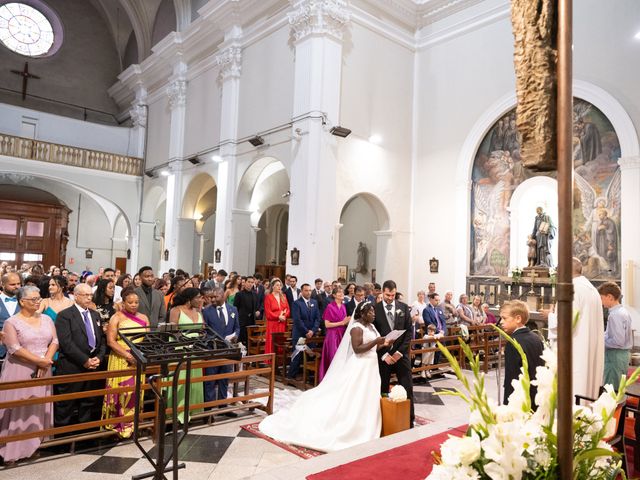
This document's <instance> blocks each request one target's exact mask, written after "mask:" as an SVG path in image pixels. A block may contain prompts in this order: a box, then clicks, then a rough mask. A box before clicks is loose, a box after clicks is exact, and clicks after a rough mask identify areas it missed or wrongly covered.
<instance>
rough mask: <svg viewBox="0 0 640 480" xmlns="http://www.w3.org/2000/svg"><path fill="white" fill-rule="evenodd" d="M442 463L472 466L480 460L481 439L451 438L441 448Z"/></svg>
mask: <svg viewBox="0 0 640 480" xmlns="http://www.w3.org/2000/svg"><path fill="white" fill-rule="evenodd" d="M440 451H441V452H442V461H443V462H444V463H446V464H447V465H460V464H462V465H471V464H472V463H473V462H475V461H476V460H477V459H478V458H480V439H479V438H478V437H477V436H475V435H473V436H471V437H451V436H450V437H449V439H448V440H447V441H446V442H444V443H443V444H442V447H441V448H440Z"/></svg>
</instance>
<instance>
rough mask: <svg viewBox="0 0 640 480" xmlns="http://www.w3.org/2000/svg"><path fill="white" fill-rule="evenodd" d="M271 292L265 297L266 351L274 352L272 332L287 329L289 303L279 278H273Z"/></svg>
mask: <svg viewBox="0 0 640 480" xmlns="http://www.w3.org/2000/svg"><path fill="white" fill-rule="evenodd" d="M270 289H271V293H269V294H268V295H266V296H265V297H264V316H265V319H266V320H267V330H266V337H267V338H266V342H265V347H264V353H273V338H272V336H271V334H273V333H279V332H286V331H287V317H288V316H289V312H290V310H289V303H288V302H287V298H286V297H285V295H284V293H282V282H281V281H280V279H279V278H274V279H273V280H271V284H270Z"/></svg>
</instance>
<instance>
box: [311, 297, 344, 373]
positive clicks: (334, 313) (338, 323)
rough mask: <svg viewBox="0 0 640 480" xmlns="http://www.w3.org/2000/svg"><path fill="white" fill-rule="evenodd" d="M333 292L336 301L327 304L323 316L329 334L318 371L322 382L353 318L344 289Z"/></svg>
mask: <svg viewBox="0 0 640 480" xmlns="http://www.w3.org/2000/svg"><path fill="white" fill-rule="evenodd" d="M331 293H332V295H333V298H334V301H333V302H331V303H330V304H329V305H327V308H326V309H325V311H324V315H323V316H322V319H323V320H324V326H325V327H326V328H327V334H326V335H325V337H324V344H323V345H322V359H321V360H320V372H319V373H318V380H319V381H320V382H321V381H322V379H323V378H324V374H325V373H327V370H329V366H330V365H331V361H332V360H333V357H334V355H335V354H336V351H337V350H338V347H339V346H340V342H341V341H342V336H343V335H344V332H345V330H346V329H347V324H348V323H349V320H350V319H351V318H350V317H348V316H347V308H346V307H345V306H344V303H343V300H344V291H343V290H342V289H341V288H334V289H333V292H331Z"/></svg>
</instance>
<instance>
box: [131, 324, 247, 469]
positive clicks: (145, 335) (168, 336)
mask: <svg viewBox="0 0 640 480" xmlns="http://www.w3.org/2000/svg"><path fill="white" fill-rule="evenodd" d="M118 333H119V334H120V336H121V337H122V339H123V340H124V342H125V343H126V344H127V345H128V347H129V348H130V349H131V355H133V357H134V358H135V359H136V388H135V392H136V393H135V394H136V399H135V410H134V417H133V441H134V442H135V444H136V445H137V446H138V448H139V449H140V450H141V451H142V453H143V454H144V456H145V457H146V458H147V460H149V463H151V465H152V466H153V468H154V470H153V471H152V472H148V473H143V474H141V475H135V476H133V477H132V478H133V480H138V479H141V478H149V477H153V478H154V480H162V479H164V480H166V478H167V477H166V476H165V475H164V474H165V472H168V471H170V470H171V471H173V479H174V480H178V469H180V468H184V467H185V465H184V463H178V447H179V446H180V444H181V443H182V441H183V440H184V438H185V437H186V435H187V433H188V431H189V390H190V384H191V362H192V361H194V360H213V359H218V358H226V359H231V360H240V359H241V358H242V354H241V352H240V348H238V347H234V346H233V345H231V344H230V343H229V342H227V341H226V340H225V339H224V338H222V337H221V336H220V335H218V334H217V333H216V332H214V331H213V330H212V329H211V328H210V327H208V326H207V325H204V324H194V325H179V326H178V325H174V324H160V325H158V327H157V328H148V329H145V330H142V329H141V328H140V327H132V328H121V329H119V330H118ZM151 366H159V367H160V373H159V374H156V375H151V376H150V377H149V378H148V380H149V385H150V386H151V390H152V391H153V393H154V394H155V395H156V397H157V398H158V412H157V425H158V428H157V429H156V432H155V437H156V442H155V443H156V445H157V446H158V455H157V459H156V460H154V459H153V458H152V457H151V455H150V454H149V452H148V451H147V450H145V448H144V447H143V446H142V444H141V443H140V440H139V438H138V425H139V423H140V412H141V411H142V410H143V402H142V401H141V400H142V395H141V393H142V382H143V381H144V377H145V372H146V371H147V369H148V368H149V367H151ZM183 366H184V368H186V379H185V382H186V383H185V393H184V423H183V427H182V431H181V432H180V435H178V425H179V423H178V420H177V419H178V382H179V380H180V370H181V369H182V367H183ZM163 378H165V379H166V378H171V379H172V381H171V394H172V395H171V399H172V402H171V403H172V405H171V407H172V409H173V428H172V431H171V433H170V436H171V455H169V456H168V458H167V459H166V460H165V440H166V439H167V437H168V436H169V435H167V434H166V426H167V425H166V423H167V418H166V415H167V412H166V410H167V389H166V388H162V387H161V386H158V384H159V383H161V382H162V379H163ZM171 460H173V465H172V466H171V467H168V464H169V461H171Z"/></svg>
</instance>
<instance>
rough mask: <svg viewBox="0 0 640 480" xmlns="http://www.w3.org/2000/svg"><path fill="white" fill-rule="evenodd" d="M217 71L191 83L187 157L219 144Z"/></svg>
mask: <svg viewBox="0 0 640 480" xmlns="http://www.w3.org/2000/svg"><path fill="white" fill-rule="evenodd" d="M217 77H218V69H210V70H207V71H205V72H204V73H203V74H202V75H199V76H198V77H195V78H193V79H192V80H190V81H189V85H188V87H187V115H186V119H185V123H186V127H185V144H184V148H185V154H186V155H189V156H190V155H193V154H196V153H198V152H201V151H203V150H206V149H210V148H212V147H214V146H216V145H217V144H218V142H219V141H220V86H219V84H218V80H217Z"/></svg>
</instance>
